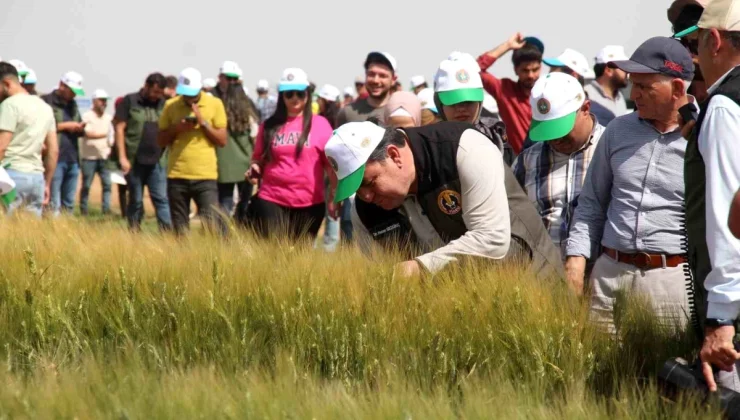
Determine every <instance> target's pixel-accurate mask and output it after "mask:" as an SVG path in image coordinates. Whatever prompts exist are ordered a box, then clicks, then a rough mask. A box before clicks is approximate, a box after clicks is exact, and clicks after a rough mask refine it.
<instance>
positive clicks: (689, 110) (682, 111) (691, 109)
mask: <svg viewBox="0 0 740 420" xmlns="http://www.w3.org/2000/svg"><path fill="white" fill-rule="evenodd" d="M697 111H698V109H697V108H696V105H694V104H693V103H691V102H689V103H687V104H686V105H684V106H682V107H681V108H678V114H679V115H681V118H683V122H684V124H685V123H688V122H689V121H696V119H697V118H698V117H699V113H698V112H697Z"/></svg>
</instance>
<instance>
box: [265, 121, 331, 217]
mask: <svg viewBox="0 0 740 420" xmlns="http://www.w3.org/2000/svg"><path fill="white" fill-rule="evenodd" d="M302 129H303V117H302V116H301V117H293V118H290V117H289V118H288V121H287V122H286V123H285V125H283V127H282V128H281V129H280V130H279V131H278V132H277V133H275V135H274V136H273V138H272V141H271V142H270V145H271V147H272V149H271V160H270V162H269V163H268V164H267V165H265V166H264V167H263V168H262V184H261V185H260V188H259V191H258V192H257V195H258V196H259V197H260V198H261V199H263V200H266V201H271V202H273V203H276V204H280V205H281V206H285V207H292V208H299V207H308V206H313V205H316V204H321V203H323V202H324V168H326V167H328V161H327V160H326V155H324V146H326V143H327V142H328V141H329V138H330V137H331V135H332V131H333V130H332V128H331V125H329V121H327V120H326V118H324V117H322V116H320V115H314V116H313V120H311V133H310V134H309V136H308V140H307V141H306V143H305V144H304V145H303V150H302V151H301V156H300V157H299V158H298V159H296V157H295V151H296V144H298V139H299V138H300V137H301V130H302ZM263 137H264V124H260V128H259V132H258V133H257V139H256V141H255V143H256V144H255V148H254V156H255V160H257V161H259V158H260V157H261V156H262V152H263V150H264V148H263V145H262V139H263Z"/></svg>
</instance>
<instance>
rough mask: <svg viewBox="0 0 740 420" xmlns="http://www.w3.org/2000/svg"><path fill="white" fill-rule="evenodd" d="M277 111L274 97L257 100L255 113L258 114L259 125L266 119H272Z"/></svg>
mask: <svg viewBox="0 0 740 420" xmlns="http://www.w3.org/2000/svg"><path fill="white" fill-rule="evenodd" d="M275 109H277V99H276V98H275V97H274V96H268V97H266V98H257V111H259V113H260V123H263V122H265V120H266V119H268V118H270V117H272V114H274V113H275Z"/></svg>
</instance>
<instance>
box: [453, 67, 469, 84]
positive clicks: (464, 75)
mask: <svg viewBox="0 0 740 420" xmlns="http://www.w3.org/2000/svg"><path fill="white" fill-rule="evenodd" d="M455 78H456V79H457V81H458V82H460V83H468V81H469V80H470V75H469V74H468V72H467V71H466V70H465V69H461V70H458V71H457V74H455Z"/></svg>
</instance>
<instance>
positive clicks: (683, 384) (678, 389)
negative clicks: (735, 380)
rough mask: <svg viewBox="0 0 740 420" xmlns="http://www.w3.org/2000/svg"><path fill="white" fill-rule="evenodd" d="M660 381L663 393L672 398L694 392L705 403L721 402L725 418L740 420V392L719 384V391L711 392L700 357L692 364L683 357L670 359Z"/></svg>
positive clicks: (659, 377)
mask: <svg viewBox="0 0 740 420" xmlns="http://www.w3.org/2000/svg"><path fill="white" fill-rule="evenodd" d="M658 383H659V385H660V389H661V391H662V393H663V395H664V396H665V397H667V398H669V399H671V400H675V399H677V397H678V396H679V395H680V394H694V395H696V397H697V398H701V399H702V402H703V403H709V404H711V403H715V404H719V407H720V408H721V410H722V412H723V413H724V417H725V418H727V419H733V420H734V419H738V420H740V393H737V392H735V391H733V390H731V389H728V388H724V387H721V386H717V392H714V393H711V392H709V387H708V386H707V384H706V382H704V376H703V375H702V373H701V362H700V361H699V360H698V359H697V361H695V362H694V364H692V365H690V364H689V363H688V362H686V360H684V359H681V358H675V359H669V360H668V361H666V362H665V363H664V364H663V367H662V368H661V369H660V372H659V373H658ZM713 400H714V401H713Z"/></svg>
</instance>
